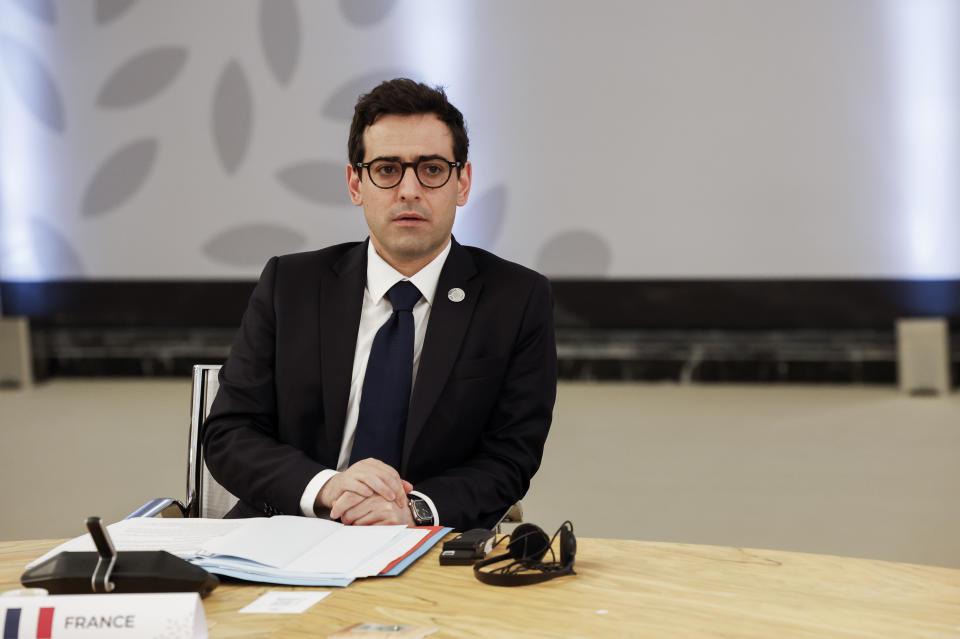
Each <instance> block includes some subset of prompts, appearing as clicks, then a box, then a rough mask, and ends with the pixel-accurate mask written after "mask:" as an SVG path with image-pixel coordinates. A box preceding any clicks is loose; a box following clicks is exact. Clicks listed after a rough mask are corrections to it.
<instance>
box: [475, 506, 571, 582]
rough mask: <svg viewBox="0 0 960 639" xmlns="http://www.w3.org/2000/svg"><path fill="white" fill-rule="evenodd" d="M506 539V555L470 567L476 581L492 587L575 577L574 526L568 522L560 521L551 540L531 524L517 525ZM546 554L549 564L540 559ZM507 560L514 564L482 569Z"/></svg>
mask: <svg viewBox="0 0 960 639" xmlns="http://www.w3.org/2000/svg"><path fill="white" fill-rule="evenodd" d="M557 535H559V536H560V561H557V560H556V555H555V554H554V552H553V540H554V539H556V538H557ZM504 539H506V537H505V538H504ZM509 539H510V542H509V543H508V544H507V554H505V555H497V556H496V557H490V558H489V559H484V560H483V561H478V562H477V563H475V564H474V565H473V574H474V575H475V576H476V578H477V579H479V580H480V581H482V582H483V583H485V584H490V585H491V586H526V585H529V584H538V583H540V582H541V581H547V580H549V579H553V578H554V577H560V576H562V575H575V574H576V573H575V572H573V558H574V556H576V554H577V538H576V537H574V536H573V524H572V523H570V522H569V521H565V522H563V524H562V525H561V526H560V528H558V529H557V532H555V533H553V537H547V534H546V533H545V532H543V530H541V529H540V527H539V526H535V525H534V524H520V525H519V526H517V528H516V530H514V531H513V534H512V535H510V537H509ZM501 541H502V540H501ZM497 543H500V542H497ZM547 551H549V552H550V559H551V561H546V562H545V561H543V557H544V556H545V555H546V554H547ZM507 559H512V560H513V561H511V562H510V563H509V564H507V565H506V566H501V567H499V568H494V569H493V570H481V568H484V567H486V566H489V565H491V564H495V563H498V562H501V561H505V560H507ZM524 571H533V572H524Z"/></svg>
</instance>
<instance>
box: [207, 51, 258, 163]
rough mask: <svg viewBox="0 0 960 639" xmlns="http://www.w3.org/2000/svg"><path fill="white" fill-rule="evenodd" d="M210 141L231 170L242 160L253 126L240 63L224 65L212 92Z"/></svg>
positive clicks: (250, 104) (248, 91) (248, 90)
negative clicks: (211, 130)
mask: <svg viewBox="0 0 960 639" xmlns="http://www.w3.org/2000/svg"><path fill="white" fill-rule="evenodd" d="M212 120H213V121H212V123H211V126H212V129H213V142H214V147H215V148H216V150H217V156H218V157H219V158H220V164H221V165H222V166H223V168H224V170H226V171H227V172H228V173H233V172H234V171H236V170H237V168H238V167H239V166H240V163H241V162H243V158H244V156H245V155H246V152H247V147H248V145H249V142H250V135H251V128H252V126H253V99H252V97H251V92H250V83H249V82H248V81H247V76H246V75H245V74H244V72H243V69H242V68H241V67H240V63H238V62H237V61H236V60H231V61H230V63H229V64H227V66H226V68H225V69H224V70H223V73H221V74H220V80H219V81H218V82H217V87H216V89H215V91H214V94H213V118H212Z"/></svg>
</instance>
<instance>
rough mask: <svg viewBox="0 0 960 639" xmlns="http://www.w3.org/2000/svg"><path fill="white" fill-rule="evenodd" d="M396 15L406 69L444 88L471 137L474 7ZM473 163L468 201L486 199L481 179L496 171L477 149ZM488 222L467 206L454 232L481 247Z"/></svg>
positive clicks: (432, 7) (417, 5)
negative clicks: (472, 175)
mask: <svg viewBox="0 0 960 639" xmlns="http://www.w3.org/2000/svg"><path fill="white" fill-rule="evenodd" d="M398 10H399V15H400V16H401V17H400V21H401V23H402V24H403V28H402V29H400V30H399V31H398V32H397V34H396V37H397V43H396V44H397V46H398V48H399V49H400V50H401V51H403V56H404V61H405V62H406V66H409V67H410V68H411V69H412V70H413V71H415V72H416V74H417V75H416V77H417V78H418V79H419V80H421V81H423V82H425V83H427V84H429V85H431V86H435V85H441V86H443V87H444V88H445V90H446V92H447V97H449V98H450V101H451V102H452V103H453V104H455V105H456V106H457V108H458V109H460V111H461V112H463V116H464V118H465V119H466V121H467V129H468V132H470V120H471V116H472V114H475V113H476V109H478V108H479V106H480V100H479V99H478V95H477V94H478V92H477V89H476V84H477V73H476V69H474V68H473V67H472V66H471V59H472V57H473V56H476V55H477V51H478V49H477V46H476V43H475V42H474V40H475V37H474V33H475V30H476V26H475V24H476V17H475V13H476V11H477V6H476V3H475V2H473V1H472V0H459V1H457V2H432V1H427V2H407V3H403V4H402V5H401V6H399V7H398ZM469 159H470V161H471V163H473V164H474V165H475V173H474V182H473V187H472V190H471V193H470V200H469V202H474V201H476V200H477V199H478V197H479V196H480V195H482V193H481V192H480V190H478V189H483V188H485V185H488V184H489V180H486V179H484V177H483V176H485V175H489V174H490V171H491V169H492V166H490V165H489V164H488V163H487V160H488V158H484V157H482V156H481V155H480V154H478V153H477V147H476V145H472V148H471V149H470V158H469ZM478 167H479V175H480V176H481V177H480V179H479V180H477V176H478V172H476V168H478ZM485 223H486V222H485V220H484V219H483V218H482V217H481V216H480V215H471V212H470V204H469V203H468V204H467V207H466V208H465V209H462V210H460V211H458V212H457V218H456V222H455V223H454V227H453V232H454V235H456V236H457V240H458V241H460V242H463V243H466V244H474V245H481V244H482V242H478V239H479V238H481V237H483V236H484V234H483V232H482V228H483V225H484V224H485ZM484 248H492V247H489V246H485V247H484Z"/></svg>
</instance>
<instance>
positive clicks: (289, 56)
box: [260, 0, 300, 84]
mask: <svg viewBox="0 0 960 639" xmlns="http://www.w3.org/2000/svg"><path fill="white" fill-rule="evenodd" d="M260 42H261V44H262V46H263V55H264V57H265V58H266V59H267V66H269V67H270V71H271V72H272V73H273V77H275V78H276V79H277V82H279V83H280V84H287V83H288V82H290V78H291V77H292V76H293V70H294V68H295V67H296V66H297V59H298V58H299V57H300V16H299V15H298V14H297V5H295V4H294V3H293V1H292V0H260Z"/></svg>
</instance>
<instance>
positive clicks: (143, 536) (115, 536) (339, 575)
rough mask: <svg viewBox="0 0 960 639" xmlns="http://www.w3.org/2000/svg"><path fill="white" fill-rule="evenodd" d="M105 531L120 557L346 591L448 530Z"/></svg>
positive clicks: (397, 566)
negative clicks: (149, 554)
mask: <svg viewBox="0 0 960 639" xmlns="http://www.w3.org/2000/svg"><path fill="white" fill-rule="evenodd" d="M107 531H108V532H109V534H110V537H111V538H112V540H113V544H114V546H115V547H116V549H117V552H118V553H122V552H123V551H125V550H166V551H167V552H169V553H171V554H174V555H177V556H178V557H181V558H183V559H186V560H187V561H189V562H190V563H192V564H195V565H197V566H200V567H202V568H204V569H206V570H207V571H209V572H212V573H217V574H221V575H226V576H230V577H236V578H239V579H246V580H249V581H259V582H266V583H278V584H287V585H296V586H346V585H348V584H349V583H350V582H351V581H353V580H354V579H356V578H358V577H373V576H378V575H388V576H393V575H396V574H399V573H400V572H402V571H403V569H405V568H406V567H407V566H408V565H409V564H410V563H412V562H413V561H414V560H415V559H416V558H417V557H419V556H420V555H422V554H423V553H424V552H426V551H427V550H428V549H429V548H430V547H431V546H433V544H435V543H436V542H437V541H439V540H440V539H441V538H442V537H443V535H445V534H446V533H447V532H449V531H450V529H449V528H441V527H438V526H431V527H418V528H408V527H406V526H344V525H343V524H340V523H337V522H333V521H329V520H325V519H312V518H307V517H293V516H286V515H280V516H276V517H269V518H267V517H257V518H252V519H162V518H152V517H137V518H132V519H124V520H123V521H118V522H117V523H114V524H110V525H109V526H107ZM92 550H95V547H94V544H93V540H92V539H91V538H90V535H89V534H86V535H81V536H80V537H76V538H75V539H71V540H70V541H67V542H65V543H63V544H61V545H59V546H57V547H56V548H54V549H53V550H51V551H50V552H48V553H47V554H45V555H43V556H42V557H40V558H39V559H37V560H35V561H33V562H31V563H30V564H29V565H28V566H27V567H28V568H30V567H33V566H35V565H37V564H39V563H40V562H42V561H44V560H46V559H47V558H49V557H52V556H54V555H56V554H58V553H61V552H64V551H92ZM388 568H390V569H389V570H387V569H388Z"/></svg>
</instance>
